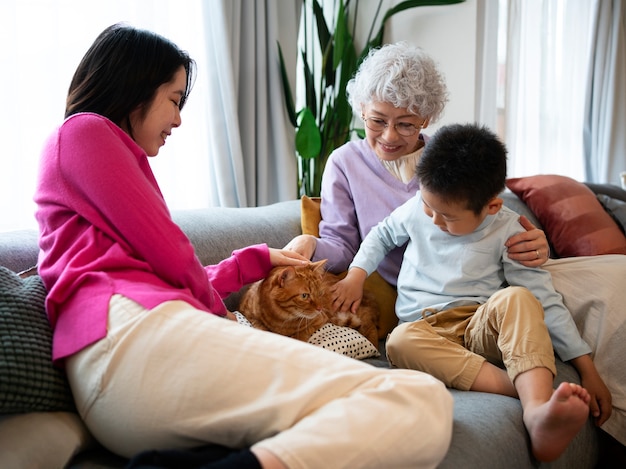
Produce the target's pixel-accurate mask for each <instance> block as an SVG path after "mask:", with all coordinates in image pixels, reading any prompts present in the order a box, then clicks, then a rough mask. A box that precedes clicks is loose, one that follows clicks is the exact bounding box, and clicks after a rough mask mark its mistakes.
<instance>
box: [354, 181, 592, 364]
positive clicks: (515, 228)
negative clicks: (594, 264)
mask: <svg viewBox="0 0 626 469" xmlns="http://www.w3.org/2000/svg"><path fill="white" fill-rule="evenodd" d="M518 220H519V215H518V214H517V213H515V212H513V211H512V210H510V209H508V208H507V207H502V209H501V210H499V211H498V213H496V214H495V215H488V216H487V217H486V218H485V220H483V222H482V223H481V224H480V226H479V227H478V228H477V229H476V230H475V231H474V232H473V233H470V234H468V235H464V236H455V235H451V234H449V233H447V232H445V231H442V230H441V229H440V228H439V227H437V226H436V225H435V224H434V223H433V221H432V219H431V218H430V217H429V216H428V215H426V214H425V213H424V210H423V206H422V199H421V194H420V192H417V194H416V195H415V197H413V198H411V199H410V200H408V201H407V202H406V203H404V204H403V205H401V206H400V207H398V208H397V209H396V210H394V211H393V212H392V213H391V214H390V215H389V216H388V217H386V218H385V219H384V220H383V221H381V222H380V223H379V224H378V225H376V226H375V227H373V228H372V230H371V231H370V232H369V234H368V235H367V236H366V237H365V239H364V240H363V243H362V244H361V247H360V248H359V251H358V252H357V254H356V256H355V257H354V260H353V262H352V264H351V265H350V267H360V268H361V269H363V270H365V271H366V272H367V273H368V274H371V273H372V272H373V271H374V270H376V268H377V266H378V263H379V262H380V261H381V260H382V259H383V258H384V257H385V255H386V254H387V252H389V251H390V250H392V249H394V248H395V247H396V246H402V245H403V244H404V243H406V242H408V245H407V248H406V251H405V253H404V257H403V260H402V266H401V268H400V274H399V276H398V299H397V301H396V314H397V316H398V318H399V319H400V321H401V322H407V321H415V320H418V319H421V318H422V317H424V316H425V315H428V314H431V313H430V312H429V311H432V310H434V311H442V310H445V309H449V308H452V307H454V306H461V305H468V304H483V303H485V302H486V301H487V299H488V298H489V297H490V296H491V295H493V294H494V293H495V292H496V291H497V290H499V289H500V288H503V287H505V286H507V285H512V286H522V287H526V288H527V289H529V290H530V291H531V292H532V293H533V294H534V295H535V297H536V298H537V299H538V300H539V301H540V302H541V304H542V305H543V307H544V310H545V320H546V325H547V326H548V330H549V332H550V337H551V339H552V343H553V346H554V349H555V350H556V352H557V353H558V355H559V356H560V357H561V360H563V361H567V360H571V359H572V358H576V357H579V356H581V355H584V354H587V353H590V352H591V349H590V347H589V346H588V345H587V344H586V343H585V342H584V341H583V340H582V338H581V337H580V334H579V332H578V329H577V328H576V324H575V322H574V320H573V318H572V316H571V314H570V312H569V311H568V310H567V309H566V308H565V305H564V304H563V301H562V297H561V295H559V294H558V293H557V292H556V291H555V290H554V287H553V285H552V278H551V276H550V273H549V272H548V271H546V270H543V269H541V268H532V267H525V266H523V265H522V264H520V263H519V262H516V261H512V260H511V259H509V257H508V255H507V252H506V247H505V245H504V243H505V242H506V241H507V240H508V239H509V238H510V237H511V236H513V235H514V234H517V233H520V232H522V231H524V228H523V227H522V226H521V225H520V224H519V221H518ZM426 310H429V311H426Z"/></svg>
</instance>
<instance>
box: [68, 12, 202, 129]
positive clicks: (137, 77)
mask: <svg viewBox="0 0 626 469" xmlns="http://www.w3.org/2000/svg"><path fill="white" fill-rule="evenodd" d="M181 66H182V67H183V68H184V69H185V73H186V75H187V85H186V87H185V93H184V95H183V97H182V99H181V101H180V108H181V109H182V108H183V106H184V104H185V102H186V100H187V97H188V96H189V93H190V91H191V87H192V84H193V74H194V69H195V62H194V61H193V59H191V58H190V57H189V55H188V54H187V52H185V51H182V50H180V49H179V48H178V47H177V46H176V45H175V44H174V43H172V42H171V41H169V40H168V39H166V38H164V37H162V36H160V35H158V34H155V33H153V32H150V31H146V30H142V29H136V28H134V27H132V26H128V25H125V24H123V23H117V24H114V25H112V26H109V27H108V28H106V29H105V30H104V31H102V33H100V35H99V36H98V37H97V38H96V40H95V41H94V43H93V44H92V45H91V47H90V48H89V50H88V51H87V52H86V53H85V56H84V57H83V59H82V60H81V62H80V64H79V65H78V68H77V69H76V72H75V73H74V77H73V78H72V82H71V84H70V88H69V91H68V95H67V101H66V107H65V117H66V118H67V117H69V116H71V115H73V114H76V113H79V112H94V113H96V114H100V115H101V116H104V117H106V118H108V119H109V120H111V121H113V122H114V123H116V124H117V125H119V126H121V127H126V128H127V129H128V131H129V132H130V133H131V136H132V128H131V125H130V118H129V116H130V114H131V112H132V111H134V110H136V109H141V110H142V112H141V117H142V118H143V117H144V116H145V114H144V113H145V112H147V110H148V107H149V105H150V104H151V103H152V100H153V99H154V97H155V95H156V91H157V89H158V88H159V87H160V86H161V85H162V84H164V83H169V82H170V81H172V80H173V79H174V75H175V74H176V72H177V71H178V70H179V69H180V67H181Z"/></svg>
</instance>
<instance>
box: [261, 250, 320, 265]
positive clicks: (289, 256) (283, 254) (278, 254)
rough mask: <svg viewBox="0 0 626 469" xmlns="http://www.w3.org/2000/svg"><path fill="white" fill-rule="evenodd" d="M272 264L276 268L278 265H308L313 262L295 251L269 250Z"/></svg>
mask: <svg viewBox="0 0 626 469" xmlns="http://www.w3.org/2000/svg"><path fill="white" fill-rule="evenodd" d="M269 250H270V262H271V263H272V265H273V266H274V267H276V266H277V265H306V264H309V263H310V262H311V260H310V259H309V258H306V257H304V256H303V255H302V254H300V253H298V252H295V251H288V250H286V249H276V248H269Z"/></svg>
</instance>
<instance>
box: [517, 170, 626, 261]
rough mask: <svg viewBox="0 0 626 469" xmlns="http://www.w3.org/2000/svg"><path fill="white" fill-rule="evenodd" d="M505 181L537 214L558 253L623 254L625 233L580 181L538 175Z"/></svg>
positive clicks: (625, 252)
mask: <svg viewBox="0 0 626 469" xmlns="http://www.w3.org/2000/svg"><path fill="white" fill-rule="evenodd" d="M506 185H507V187H508V188H509V189H510V190H511V191H512V192H513V193H515V195H517V196H518V197H519V198H520V199H522V200H523V201H524V203H526V205H528V208H530V209H531V210H532V211H533V213H534V214H535V215H536V216H537V219H538V220H539V222H540V223H541V225H542V226H543V229H544V230H545V232H546V235H547V236H548V239H549V240H550V243H551V244H552V246H553V247H554V250H555V251H556V254H557V255H558V256H559V257H575V256H594V255H598V254H626V236H624V234H623V233H622V232H621V230H620V229H619V227H618V226H617V224H616V223H615V221H613V219H611V216H610V215H609V214H608V213H606V211H605V210H604V208H603V207H602V205H601V204H600V202H599V201H598V199H597V198H596V196H595V194H594V193H593V191H592V190H591V189H589V188H588V187H587V186H585V185H584V184H583V183H580V182H578V181H575V180H574V179H572V178H569V177H565V176H558V175H538V176H530V177H523V178H512V179H507V181H506Z"/></svg>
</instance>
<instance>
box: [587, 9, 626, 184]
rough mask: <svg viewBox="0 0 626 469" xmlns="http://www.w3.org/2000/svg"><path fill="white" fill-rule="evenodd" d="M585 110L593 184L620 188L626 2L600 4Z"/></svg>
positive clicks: (625, 167)
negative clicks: (606, 183)
mask: <svg viewBox="0 0 626 469" xmlns="http://www.w3.org/2000/svg"><path fill="white" fill-rule="evenodd" d="M591 18H592V20H593V36H592V37H593V43H594V47H593V50H592V52H591V65H590V73H589V83H588V89H587V100H586V111H585V134H584V136H585V157H586V158H585V161H586V175H587V179H588V180H589V181H594V182H610V183H614V184H618V185H619V177H618V175H619V173H620V172H622V171H626V131H625V129H626V0H604V1H596V2H595V8H594V14H593V15H592V16H591Z"/></svg>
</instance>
